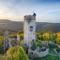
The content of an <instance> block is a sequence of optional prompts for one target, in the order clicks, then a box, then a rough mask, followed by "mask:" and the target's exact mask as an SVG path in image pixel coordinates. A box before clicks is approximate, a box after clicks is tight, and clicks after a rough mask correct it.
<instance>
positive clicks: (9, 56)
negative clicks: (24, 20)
mask: <svg viewBox="0 0 60 60" xmlns="http://www.w3.org/2000/svg"><path fill="white" fill-rule="evenodd" d="M17 34H18V35H19V36H20V41H18V43H19V44H18V45H20V47H19V46H14V47H11V48H9V49H8V50H7V52H5V53H4V38H5V37H4V36H3V34H2V35H0V60H29V58H28V57H29V56H28V55H27V54H26V53H25V51H26V50H27V48H26V46H24V41H23V36H24V34H23V32H18V33H15V34H10V35H9V36H10V37H16V35H17ZM36 37H37V38H36V41H34V42H32V47H31V49H32V50H34V49H36V47H41V46H42V44H41V43H42V41H47V42H48V47H49V49H50V50H51V51H53V50H52V49H57V51H58V50H59V51H60V48H59V47H58V46H60V32H56V33H54V32H37V33H36ZM50 41H51V42H52V43H50ZM11 42H12V44H13V43H17V42H16V40H15V41H11ZM22 47H23V48H24V49H23V48H22ZM51 51H50V52H51ZM59 59H60V57H59V56H58V55H56V56H52V55H48V56H46V57H43V58H32V60H59Z"/></svg>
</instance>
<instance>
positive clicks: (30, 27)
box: [24, 13, 36, 46]
mask: <svg viewBox="0 0 60 60" xmlns="http://www.w3.org/2000/svg"><path fill="white" fill-rule="evenodd" d="M35 30H36V14H35V13H34V14H33V15H25V16H24V41H25V43H26V44H27V45H28V46H29V45H30V44H31V41H32V40H35V39H36V35H35Z"/></svg>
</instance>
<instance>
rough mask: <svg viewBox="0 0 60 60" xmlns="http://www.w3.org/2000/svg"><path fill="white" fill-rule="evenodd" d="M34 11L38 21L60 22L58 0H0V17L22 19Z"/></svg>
mask: <svg viewBox="0 0 60 60" xmlns="http://www.w3.org/2000/svg"><path fill="white" fill-rule="evenodd" d="M34 12H35V13H36V14H37V18H36V20H37V21H38V22H52V23H60V0H0V19H8V20H12V21H22V20H23V17H24V15H30V14H31V15H32V14H33V13H34Z"/></svg>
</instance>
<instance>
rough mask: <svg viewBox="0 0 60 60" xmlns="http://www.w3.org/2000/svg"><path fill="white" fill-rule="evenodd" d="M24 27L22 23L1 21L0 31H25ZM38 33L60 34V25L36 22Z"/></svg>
mask: <svg viewBox="0 0 60 60" xmlns="http://www.w3.org/2000/svg"><path fill="white" fill-rule="evenodd" d="M23 25H24V22H22V21H18V22H17V21H10V20H0V30H11V31H23ZM36 31H37V32H39V31H40V32H43V31H52V32H59V31H60V23H47V22H36Z"/></svg>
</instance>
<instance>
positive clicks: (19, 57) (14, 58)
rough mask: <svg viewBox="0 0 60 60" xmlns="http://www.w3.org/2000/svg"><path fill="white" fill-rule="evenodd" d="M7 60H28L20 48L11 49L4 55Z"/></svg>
mask: <svg viewBox="0 0 60 60" xmlns="http://www.w3.org/2000/svg"><path fill="white" fill-rule="evenodd" d="M6 55H7V58H8V59H9V60H29V59H28V56H27V55H26V53H25V51H24V49H23V48H22V47H19V46H17V47H11V48H9V50H8V51H7V53H6Z"/></svg>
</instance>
